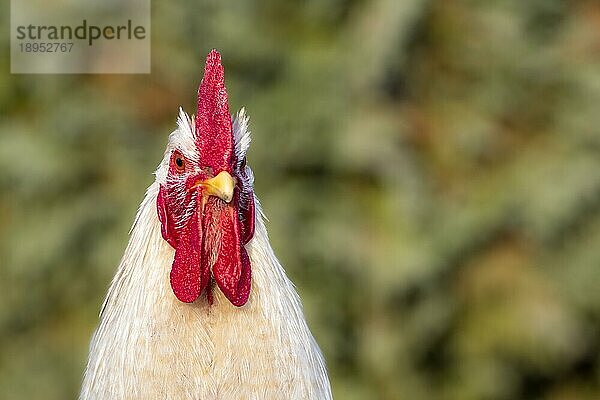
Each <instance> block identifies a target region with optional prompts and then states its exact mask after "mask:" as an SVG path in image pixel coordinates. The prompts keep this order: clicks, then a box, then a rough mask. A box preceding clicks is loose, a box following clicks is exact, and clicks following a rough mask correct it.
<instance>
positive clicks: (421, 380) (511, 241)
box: [0, 0, 600, 400]
mask: <svg viewBox="0 0 600 400" xmlns="http://www.w3.org/2000/svg"><path fill="white" fill-rule="evenodd" d="M6 7H8V4H6ZM152 16H153V19H152V74H151V75H74V76H69V75H39V76H35V75H10V74H9V59H8V56H7V54H8V46H9V43H8V42H9V34H8V23H9V21H8V14H7V13H3V17H4V18H2V25H1V26H0V30H1V33H2V35H0V43H1V45H2V48H3V50H4V54H5V56H4V57H2V58H1V59H0V69H1V70H2V73H1V74H0V110H1V111H0V112H1V114H0V118H1V119H0V188H1V193H2V196H1V197H0V221H1V224H0V263H1V265H0V299H1V301H0V399H48V400H53V399H57V400H58V399H69V398H74V397H75V396H76V393H77V391H78V388H79V384H80V380H81V374H82V371H83V368H84V362H85V357H86V353H87V346H88V341H89V338H90V335H91V333H92V332H93V329H94V328H95V326H96V323H97V315H98V310H99V307H100V304H101V301H102V299H103V296H104V294H105V291H106V289H107V286H108V284H109V281H110V279H111V277H112V275H113V273H114V271H115V268H116V265H117V263H118V261H119V259H120V257H121V255H122V253H123V250H124V248H125V245H126V243H127V240H128V237H127V231H128V229H129V227H130V225H131V223H132V221H133V217H134V214H135V211H136V208H137V206H138V204H139V202H140V201H141V199H142V197H143V194H144V190H145V188H146V187H147V186H148V185H149V184H150V183H151V182H152V181H153V175H152V172H153V171H154V168H155V167H156V165H157V164H158V162H159V160H160V159H161V157H162V153H163V151H164V147H165V144H166V140H167V135H168V134H169V132H171V131H172V130H173V129H174V127H175V118H176V116H177V107H178V106H179V105H182V106H183V107H184V108H185V109H186V110H187V111H188V112H190V113H192V112H194V111H195V107H194V104H195V93H196V89H197V85H198V84H199V82H200V79H201V76H202V67H203V62H204V57H205V55H206V53H207V52H208V51H209V50H210V49H211V48H213V47H216V48H218V49H219V50H220V51H221V53H222V55H223V60H224V65H225V70H226V80H227V86H228V90H229V95H230V107H231V110H232V112H233V111H236V110H237V109H239V108H240V107H241V106H246V107H247V110H248V112H249V114H250V117H251V129H252V131H253V133H254V135H253V143H252V146H251V148H250V151H249V157H248V158H249V163H250V164H251V165H252V167H253V169H254V172H255V175H256V192H257V194H258V195H259V196H260V199H261V200H262V204H263V207H264V209H265V212H266V214H267V216H268V217H269V218H270V221H271V222H270V223H269V224H268V228H269V230H270V235H271V240H272V245H273V247H274V248H275V251H276V253H277V254H278V255H279V258H280V259H281V261H282V263H283V264H284V265H285V267H286V269H287V271H288V274H289V275H290V277H291V278H292V279H293V281H294V282H295V283H296V284H297V287H298V291H299V292H300V295H301V297H302V298H303V301H304V304H305V309H306V314H307V318H308V320H309V323H310V326H311V327H312V329H313V331H314V333H315V336H316V337H317V340H318V341H319V343H320V345H321V347H322V349H323V352H324V353H325V356H326V358H327V360H328V364H329V369H330V374H331V379H332V384H333V390H334V394H335V396H336V397H337V398H339V399H415V400H419V399H448V400H459V399H461V400H462V399H466V400H469V399H490V400H495V399H499V400H500V399H553V400H554V399H556V400H558V399H560V400H562V399H598V398H600V4H599V3H598V2H597V1H591V0H590V1H574V0H573V1H559V0H529V1H521V0H501V1H495V2H492V1H481V0H430V1H418V0H402V1H396V0H374V1H366V0H307V1H298V0H297V1H277V0H253V1H243V2H230V1H220V2H218V1H203V2H193V1H182V2H176V3H174V2H170V3H168V2H165V1H156V0H155V1H154V2H153V5H152Z"/></svg>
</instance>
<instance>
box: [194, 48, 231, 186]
mask: <svg viewBox="0 0 600 400" xmlns="http://www.w3.org/2000/svg"><path fill="white" fill-rule="evenodd" d="M196 146H197V147H198V151H199V153H200V160H201V162H202V164H204V166H206V167H211V168H212V169H213V171H214V172H213V173H214V174H215V175H216V174H218V173H219V172H221V171H227V172H229V173H231V172H232V166H233V157H234V149H233V130H232V127H231V116H230V115H229V105H228V104H227V89H225V74H224V71H223V66H222V65H221V54H219V52H218V51H217V50H214V49H213V50H212V51H211V52H210V53H208V56H207V57H206V64H205V66H204V78H202V83H200V87H199V88H198V112H197V114H196Z"/></svg>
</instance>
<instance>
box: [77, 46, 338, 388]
mask: <svg viewBox="0 0 600 400" xmlns="http://www.w3.org/2000/svg"><path fill="white" fill-rule="evenodd" d="M177 125H178V127H177V129H176V130H175V131H174V132H173V133H172V134H171V135H170V136H169V143H168V146H167V150H166V152H165V156H164V158H163V160H162V162H161V163H160V165H159V167H158V169H157V171H156V180H155V182H154V183H153V184H152V185H150V187H149V188H148V190H147V192H146V196H145V198H144V200H143V201H142V203H141V205H140V208H139V211H138V213H137V216H136V218H135V222H134V224H133V227H132V229H131V239H130V241H129V244H128V245H127V249H126V250H125V254H124V255H123V258H122V260H121V263H120V265H119V267H118V270H117V272H116V275H115V277H114V279H113V281H112V283H111V285H110V288H109V290H108V294H107V296H106V299H105V301H104V304H103V306H102V310H101V312H100V324H99V326H98V328H97V330H96V332H95V333H94V336H93V337H92V341H91V344H90V354H89V360H88V364H87V367H86V370H85V374H84V379H83V385H82V389H81V393H80V396H79V398H80V399H82V400H84V399H85V400H87V399H178V400H182V399H330V398H331V397H332V395H331V389H330V384H329V380H328V377H327V371H326V368H325V362H324V359H323V356H322V355H321V352H320V350H319V347H318V345H317V343H316V342H315V340H314V338H313V336H312V334H311V332H310V330H309V329H308V326H307V324H306V321H305V319H304V315H303V312H302V305H301V303H300V299H299V298H298V295H297V293H296V291H295V290H294V286H293V284H292V283H291V282H290V280H289V279H288V278H287V276H286V274H285V272H284V270H283V268H282V266H281V265H280V264H279V262H278V261H277V258H276V257H275V254H274V253H273V250H272V248H271V245H270V244H269V239H268V236H267V231H266V229H265V225H264V223H263V219H262V213H261V210H260V206H259V203H258V200H257V199H256V197H255V196H254V192H253V179H254V178H253V175H252V171H251V170H250V167H248V166H247V165H246V156H245V154H246V150H247V149H248V146H249V144H250V133H249V131H248V118H247V116H246V115H245V114H244V110H243V109H242V110H241V111H240V112H239V113H238V115H237V117H236V119H235V121H234V122H233V123H232V120H231V116H230V114H229V106H228V102H227V91H226V89H225V84H224V72H223V67H222V65H221V56H220V54H219V53H218V52H217V51H216V50H213V51H211V52H210V53H209V55H208V57H207V59H206V65H205V69H204V78H203V79H202V83H201V85H200V88H199V90H198V111H197V115H196V117H195V119H194V117H192V118H190V117H188V115H187V114H185V113H184V112H183V111H182V110H180V113H179V118H178V120H177Z"/></svg>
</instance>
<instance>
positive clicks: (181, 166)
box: [173, 151, 185, 172]
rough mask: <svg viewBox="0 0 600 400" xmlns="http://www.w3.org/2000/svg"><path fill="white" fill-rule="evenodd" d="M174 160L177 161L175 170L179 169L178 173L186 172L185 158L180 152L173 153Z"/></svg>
mask: <svg viewBox="0 0 600 400" xmlns="http://www.w3.org/2000/svg"><path fill="white" fill-rule="evenodd" d="M173 160H174V161H175V168H176V169H177V171H178V172H183V171H185V158H184V157H183V155H182V154H181V153H180V152H178V151H174V152H173Z"/></svg>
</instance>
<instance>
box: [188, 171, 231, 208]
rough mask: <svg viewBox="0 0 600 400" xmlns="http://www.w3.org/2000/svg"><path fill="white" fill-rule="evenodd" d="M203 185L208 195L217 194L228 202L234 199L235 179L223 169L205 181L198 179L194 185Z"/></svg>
mask: <svg viewBox="0 0 600 400" xmlns="http://www.w3.org/2000/svg"><path fill="white" fill-rule="evenodd" d="M198 186H202V187H203V188H204V194H205V195H206V196H216V197H218V198H220V199H221V200H223V201H224V202H226V203H229V202H230V201H231V199H233V189H234V188H235V179H234V178H233V177H232V176H231V175H229V173H228V172H226V171H221V172H219V173H218V174H217V176H215V177H213V178H210V179H207V180H205V181H198V182H197V183H196V184H195V185H194V186H193V187H194V188H196V187H198Z"/></svg>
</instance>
